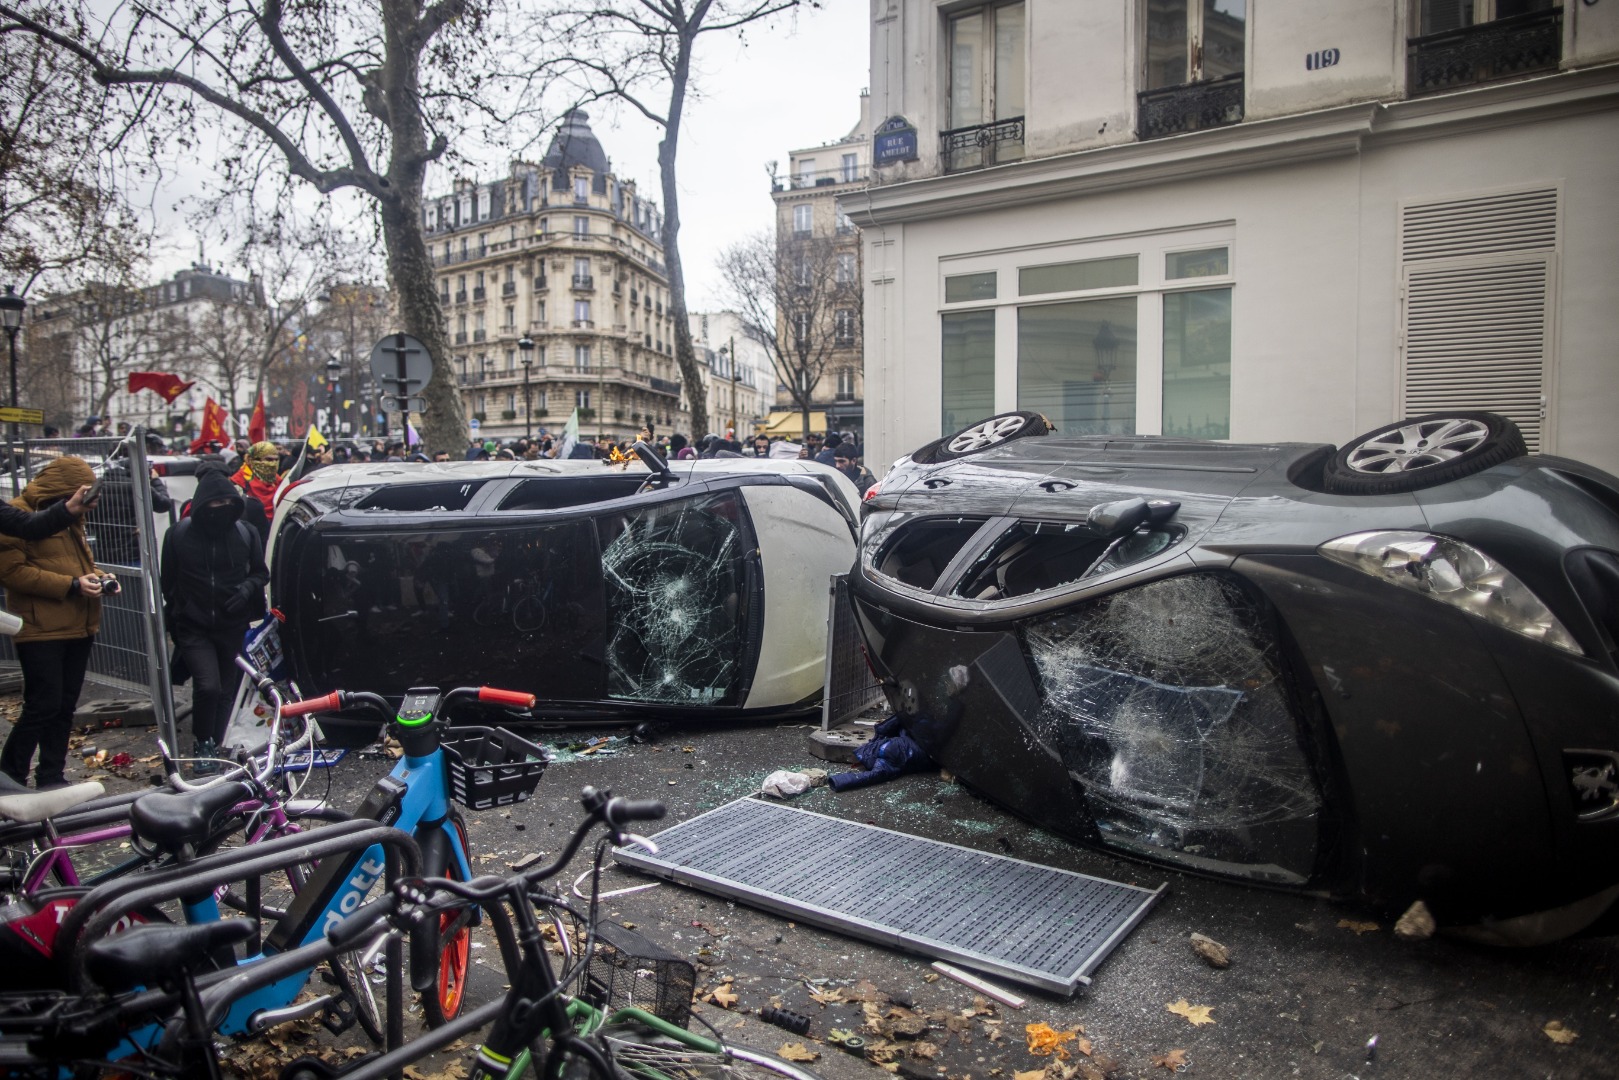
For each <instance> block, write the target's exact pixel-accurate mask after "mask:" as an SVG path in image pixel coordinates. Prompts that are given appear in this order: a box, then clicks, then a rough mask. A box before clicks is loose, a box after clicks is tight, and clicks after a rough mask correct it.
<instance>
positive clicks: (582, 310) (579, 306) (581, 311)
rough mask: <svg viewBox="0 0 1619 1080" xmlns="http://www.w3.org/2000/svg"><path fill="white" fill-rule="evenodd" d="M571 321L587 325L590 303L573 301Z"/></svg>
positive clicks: (587, 301)
mask: <svg viewBox="0 0 1619 1080" xmlns="http://www.w3.org/2000/svg"><path fill="white" fill-rule="evenodd" d="M573 321H574V322H577V323H587V322H589V321H590V301H589V300H575V301H574V302H573Z"/></svg>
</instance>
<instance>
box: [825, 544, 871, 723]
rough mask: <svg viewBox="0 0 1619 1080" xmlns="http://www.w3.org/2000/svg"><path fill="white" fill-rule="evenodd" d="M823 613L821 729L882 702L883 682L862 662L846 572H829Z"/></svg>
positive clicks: (858, 634)
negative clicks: (824, 630)
mask: <svg viewBox="0 0 1619 1080" xmlns="http://www.w3.org/2000/svg"><path fill="white" fill-rule="evenodd" d="M830 594H831V595H830V606H829V608H828V610H827V615H826V674H825V676H824V678H823V680H822V694H821V730H822V731H830V730H831V729H832V728H834V727H836V726H838V725H839V724H841V723H843V722H844V721H845V720H848V719H850V718H852V717H856V716H859V715H860V714H861V713H863V712H865V711H866V710H867V709H869V708H871V707H872V706H873V705H878V704H881V703H882V700H883V686H882V683H879V682H878V681H877V678H876V676H874V675H873V674H872V673H871V667H870V665H868V664H867V663H866V649H865V644H864V643H863V642H862V641H861V640H860V629H859V627H857V626H855V621H854V604H853V603H851V602H850V600H849V575H848V574H833V575H832V588H831V590H830Z"/></svg>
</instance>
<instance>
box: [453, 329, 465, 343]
mask: <svg viewBox="0 0 1619 1080" xmlns="http://www.w3.org/2000/svg"><path fill="white" fill-rule="evenodd" d="M455 343H456V344H457V345H465V344H466V343H467V332H466V331H465V330H461V331H458V332H457V333H456V335H455Z"/></svg>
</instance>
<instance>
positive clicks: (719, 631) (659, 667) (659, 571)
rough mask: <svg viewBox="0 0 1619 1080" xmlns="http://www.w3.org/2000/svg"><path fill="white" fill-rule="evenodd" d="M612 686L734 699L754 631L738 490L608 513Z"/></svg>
mask: <svg viewBox="0 0 1619 1080" xmlns="http://www.w3.org/2000/svg"><path fill="white" fill-rule="evenodd" d="M598 527H599V530H600V535H601V544H602V557H601V572H602V579H603V581H604V582H605V585H606V590H607V591H606V597H607V626H608V630H607V644H606V663H607V695H608V696H609V697H613V698H620V699H623V700H627V701H644V702H656V703H662V704H669V705H705V704H707V705H719V704H734V703H735V702H734V700H733V699H734V697H735V695H736V694H737V692H738V689H739V686H740V681H741V678H742V675H743V668H744V666H745V663H744V661H745V654H746V652H747V650H746V648H745V644H746V642H747V641H748V635H749V633H750V628H749V625H748V614H749V605H748V602H747V596H748V590H747V579H748V574H747V565H748V564H747V553H748V551H749V550H750V548H751V543H750V541H749V539H748V536H749V532H748V530H747V529H746V526H745V519H744V516H743V511H742V503H741V500H740V499H739V498H738V496H737V493H736V492H735V491H724V492H716V493H713V494H704V495H700V496H697V497H695V498H685V499H679V500H676V501H672V502H664V503H658V504H655V505H652V506H648V507H643V508H638V509H636V510H634V511H631V512H628V513H621V514H613V515H610V516H608V517H604V518H601V519H600V521H599V525H598Z"/></svg>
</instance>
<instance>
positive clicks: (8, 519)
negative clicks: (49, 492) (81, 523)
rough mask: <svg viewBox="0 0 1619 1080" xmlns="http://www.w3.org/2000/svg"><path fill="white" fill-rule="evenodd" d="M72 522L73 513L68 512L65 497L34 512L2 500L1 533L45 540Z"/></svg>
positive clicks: (0, 509) (0, 511)
mask: <svg viewBox="0 0 1619 1080" xmlns="http://www.w3.org/2000/svg"><path fill="white" fill-rule="evenodd" d="M71 524H73V515H72V514H70V513H68V509H67V500H65V499H64V500H63V501H61V502H59V503H55V504H54V505H51V506H47V507H46V508H45V509H43V510H36V511H34V512H33V513H29V512H28V511H27V510H19V509H18V508H17V507H15V506H12V505H11V504H10V503H8V502H3V501H0V533H4V534H5V535H7V536H16V537H20V538H22V539H24V540H43V539H45V538H46V537H47V536H54V535H56V534H57V533H59V532H61V531H62V530H63V529H65V528H67V527H68V526H69V525H71Z"/></svg>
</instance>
